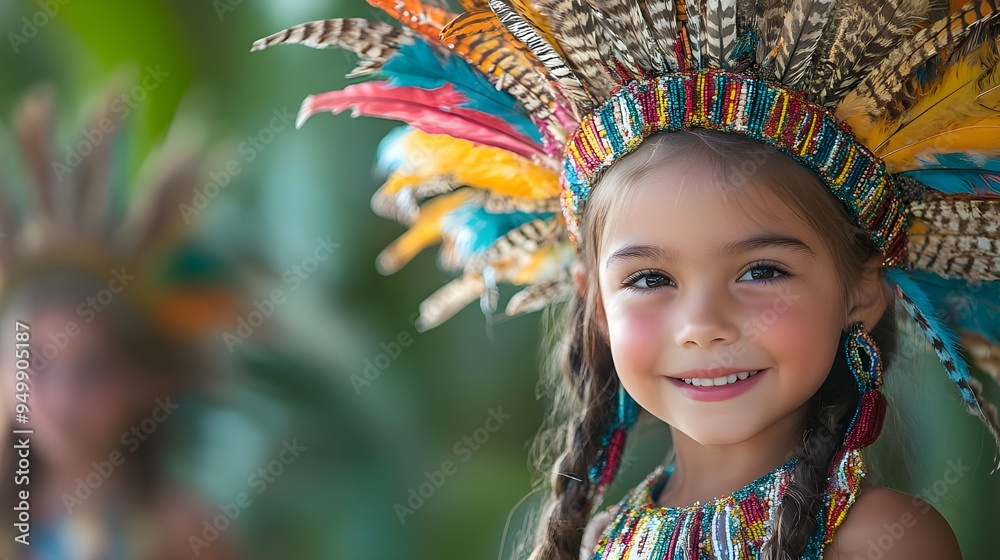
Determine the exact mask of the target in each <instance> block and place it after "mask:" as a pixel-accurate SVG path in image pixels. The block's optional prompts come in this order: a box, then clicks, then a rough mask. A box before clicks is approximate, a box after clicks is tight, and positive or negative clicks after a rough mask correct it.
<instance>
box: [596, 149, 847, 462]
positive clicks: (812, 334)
mask: <svg viewBox="0 0 1000 560" xmlns="http://www.w3.org/2000/svg"><path fill="white" fill-rule="evenodd" d="M661 165H662V167H661V169H660V172H659V173H654V174H651V175H649V176H647V177H646V178H645V179H643V180H641V181H640V182H639V183H638V184H637V185H636V186H635V187H636V188H635V189H634V190H633V192H632V194H630V196H628V197H627V200H621V201H616V202H617V204H616V206H615V207H614V208H613V209H612V211H611V214H610V215H609V216H608V222H607V225H606V229H605V231H604V235H603V245H602V247H601V250H600V260H599V263H598V266H599V267H600V270H599V272H598V279H599V284H600V293H601V298H602V301H603V307H604V314H605V318H606V321H607V323H606V325H607V334H608V337H609V340H610V345H611V352H612V356H613V358H614V363H615V368H616V369H617V372H618V376H619V378H620V379H621V383H622V384H623V386H624V387H625V389H626V390H627V391H628V392H629V394H631V395H632V396H633V398H634V399H635V400H636V402H638V403H639V404H640V405H641V406H642V407H643V408H645V409H646V410H648V411H649V412H651V413H652V414H654V415H655V416H657V417H658V418H660V419H661V420H663V421H664V422H667V423H668V424H670V425H671V426H672V427H673V428H674V429H677V430H680V431H681V432H683V433H684V434H686V435H687V436H689V437H690V438H692V439H694V440H695V441H697V442H699V443H701V444H703V445H711V444H730V443H738V442H741V441H745V440H747V439H749V438H751V437H753V436H754V435H756V434H759V433H761V432H763V431H764V430H766V429H767V428H769V427H772V426H775V424H776V423H778V422H779V421H780V420H782V419H784V418H788V417H789V416H791V415H793V414H796V413H801V412H802V410H804V409H803V407H804V405H805V403H806V402H807V401H808V400H809V398H810V397H812V396H813V395H814V394H815V393H816V392H817V391H818V390H819V388H820V386H821V385H822V384H823V382H824V380H825V379H826V377H827V374H828V373H829V371H830V367H831V365H832V363H833V360H834V357H835V353H836V352H837V351H838V347H839V345H838V343H839V338H840V334H841V331H842V329H843V328H844V326H845V317H846V315H845V301H844V296H843V291H842V290H843V287H842V283H841V282H842V281H841V279H840V277H839V275H838V272H837V270H836V267H835V264H834V260H833V257H832V255H831V254H830V252H829V251H828V249H827V248H826V246H825V244H824V243H823V242H822V240H821V238H820V237H819V236H818V235H817V234H816V232H814V231H812V229H811V227H810V226H809V225H808V224H807V223H805V222H804V221H803V220H802V219H801V218H799V217H798V216H797V215H796V214H795V213H794V212H793V211H792V210H791V209H790V208H788V207H787V206H786V205H785V203H783V202H782V201H781V200H780V199H778V198H777V197H776V196H775V195H774V194H772V193H771V192H770V191H769V190H768V189H766V188H759V187H754V186H751V185H748V186H745V187H740V188H739V189H738V190H736V189H733V188H732V187H728V186H727V185H725V184H719V183H718V182H716V181H714V180H712V179H711V178H710V176H711V174H709V173H702V172H699V171H693V172H692V171H690V170H689V169H690V168H688V169H684V170H681V169H679V168H677V167H675V166H670V165H669V164H661ZM679 175H685V176H684V177H681V176H679ZM685 183H686V184H685ZM817 195H818V196H819V195H820V193H817ZM737 197H739V199H738V200H737ZM755 371H756V372H758V373H756V374H752V375H749V373H750V372H755ZM743 378H745V379H743ZM685 379H686V380H687V381H685ZM733 380H735V382H732V381H733ZM689 382H690V383H691V384H689ZM723 382H725V383H726V384H725V385H718V384H719V383H723ZM708 383H711V384H712V386H711V387H704V386H696V385H695V384H698V385H701V384H708Z"/></svg>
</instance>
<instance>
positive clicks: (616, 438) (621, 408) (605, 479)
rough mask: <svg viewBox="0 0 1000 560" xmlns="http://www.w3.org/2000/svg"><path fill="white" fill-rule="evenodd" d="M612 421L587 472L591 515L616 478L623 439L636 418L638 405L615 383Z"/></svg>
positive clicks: (622, 448) (623, 388) (623, 446)
mask: <svg viewBox="0 0 1000 560" xmlns="http://www.w3.org/2000/svg"><path fill="white" fill-rule="evenodd" d="M614 408H615V410H614V413H615V415H614V420H612V422H611V425H610V426H608V430H607V431H606V432H605V433H604V435H603V436H602V437H601V452H600V455H598V458H597V462H596V463H594V466H592V467H591V468H590V482H591V484H593V485H594V496H593V499H592V500H591V507H590V513H591V515H593V514H594V513H595V512H596V511H597V509H598V508H600V507H601V503H602V502H603V501H604V491H605V489H607V487H608V485H609V484H611V481H613V480H614V479H615V475H616V474H618V467H619V466H620V465H621V458H622V453H623V452H624V450H625V437H626V436H627V435H628V431H629V429H630V428H631V427H632V425H633V424H635V421H636V418H637V417H638V415H639V404H638V403H636V402H635V399H633V398H632V395H629V394H628V391H626V390H625V387H624V386H623V385H622V384H621V382H619V383H618V394H617V398H616V399H615V401H614Z"/></svg>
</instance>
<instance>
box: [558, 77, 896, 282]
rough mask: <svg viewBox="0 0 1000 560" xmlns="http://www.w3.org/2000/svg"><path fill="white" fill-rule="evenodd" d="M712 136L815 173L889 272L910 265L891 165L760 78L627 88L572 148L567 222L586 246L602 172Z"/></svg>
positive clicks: (814, 108) (588, 121) (821, 111)
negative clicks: (756, 147)
mask: <svg viewBox="0 0 1000 560" xmlns="http://www.w3.org/2000/svg"><path fill="white" fill-rule="evenodd" d="M694 127H699V128H707V129H712V130H721V131H725V132H735V133H739V134H743V135H746V136H748V137H750V138H753V139H755V140H759V141H762V142H765V143H767V144H770V145H771V146H774V147H776V148H779V149H780V150H781V151H782V152H784V153H786V154H788V155H789V156H791V157H792V158H794V159H795V161H797V162H798V163H800V164H801V165H803V166H805V167H807V168H809V169H811V170H812V171H814V172H815V173H816V174H817V175H819V177H820V178H822V180H823V183H824V184H825V185H826V186H827V187H828V188H829V189H830V191H831V192H832V193H833V194H834V195H836V196H837V198H839V199H840V200H841V201H843V202H844V204H845V205H846V206H847V208H848V210H849V212H850V215H851V218H852V219H853V220H854V221H855V222H857V223H858V224H859V225H861V226H863V227H864V228H865V229H866V230H868V231H869V232H870V235H871V239H872V242H873V243H874V244H875V246H876V247H877V248H878V250H879V251H880V252H881V253H882V255H883V256H884V257H885V261H884V263H883V264H884V266H892V265H895V264H897V263H900V262H902V261H903V260H905V256H906V236H905V235H904V230H903V228H904V225H905V223H906V217H905V215H904V214H903V212H902V210H901V206H900V201H899V200H898V198H897V197H896V196H895V193H894V190H893V182H892V180H891V178H890V175H889V173H888V172H887V171H886V168H885V164H884V163H883V162H882V161H881V160H880V159H879V158H877V157H876V156H874V155H873V154H872V153H871V151H869V150H868V148H866V147H865V146H864V144H862V143H860V142H859V141H858V140H857V139H856V138H855V137H854V135H853V134H852V133H851V131H850V127H848V126H847V125H845V124H844V123H841V122H839V121H838V120H837V119H836V118H835V117H834V116H833V115H832V114H831V113H830V111H829V110H828V109H825V108H824V107H820V106H819V105H816V104H815V103H812V102H810V101H808V100H807V99H805V96H804V95H803V94H802V92H796V91H793V90H790V89H788V88H784V87H781V86H780V85H777V84H774V83H769V82H767V81H765V80H762V79H759V78H755V77H753V76H747V75H740V74H734V73H731V72H726V71H723V70H718V69H711V68H710V69H706V70H701V71H699V72H696V73H689V74H669V75H665V76H659V77H657V78H654V79H652V80H649V81H632V82H629V83H628V84H625V85H624V86H622V87H620V88H619V89H618V90H617V91H616V92H615V93H614V94H613V95H612V96H611V98H609V99H608V100H606V101H605V102H604V103H603V104H602V105H601V106H600V107H598V108H597V109H596V110H595V111H593V112H591V113H589V114H588V115H586V116H585V117H584V118H583V120H582V121H581V122H580V126H579V128H577V130H576V132H574V133H573V136H572V138H570V140H569V142H568V143H567V145H566V155H565V158H564V160H563V174H562V176H561V179H562V183H563V186H564V191H563V192H564V194H563V198H562V201H563V215H564V217H565V219H566V230H567V233H568V234H569V237H570V239H571V240H572V241H573V242H574V245H577V246H578V242H577V241H578V235H579V217H580V212H581V210H582V206H583V204H584V203H585V202H586V200H587V198H588V197H589V195H590V192H591V186H592V185H593V183H594V180H595V179H596V177H597V176H599V174H600V172H601V171H604V170H605V169H607V168H608V167H610V166H611V165H612V164H613V163H614V162H616V161H618V159H620V158H621V157H623V156H625V155H626V154H628V153H629V152H631V151H633V150H635V149H636V148H638V147H639V146H640V145H641V144H642V141H643V140H644V139H645V138H647V137H648V136H650V135H651V134H654V133H656V132H660V131H674V130H681V129H685V128H694Z"/></svg>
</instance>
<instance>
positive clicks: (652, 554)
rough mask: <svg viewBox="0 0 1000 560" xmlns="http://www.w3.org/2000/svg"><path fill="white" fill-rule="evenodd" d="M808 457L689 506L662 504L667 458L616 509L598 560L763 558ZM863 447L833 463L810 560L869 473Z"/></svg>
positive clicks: (807, 559) (819, 553)
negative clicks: (784, 502)
mask: <svg viewBox="0 0 1000 560" xmlns="http://www.w3.org/2000/svg"><path fill="white" fill-rule="evenodd" d="M799 459H800V456H798V455H797V456H795V457H793V458H792V459H791V460H789V461H788V462H787V463H785V464H784V465H782V466H780V467H778V468H777V469H775V470H773V471H771V472H769V473H767V474H765V475H764V476H761V477H760V478H757V479H756V480H754V481H752V482H750V483H749V484H747V485H746V486H744V487H743V488H740V489H739V490H737V491H735V492H733V493H732V494H730V495H728V496H724V497H721V498H715V499H713V500H711V501H708V502H705V503H695V504H693V505H690V506H685V507H671V508H665V507H657V506H656V505H655V501H656V497H657V496H659V494H660V492H661V491H662V490H663V487H664V486H665V485H666V483H667V480H668V479H669V477H670V475H671V474H672V473H673V465H670V467H664V466H662V465H660V466H659V467H657V468H656V470H654V471H653V472H652V473H651V474H649V475H648V476H647V477H646V479H645V480H644V481H643V482H642V483H641V484H639V486H637V487H636V488H635V489H633V490H632V491H630V492H629V493H628V494H627V495H626V496H625V498H623V499H622V500H621V501H620V502H619V503H618V505H616V506H615V507H614V508H613V509H612V511H613V512H615V514H614V519H612V521H611V522H610V523H609V524H608V526H607V527H606V528H605V529H604V533H603V535H602V537H601V539H600V540H599V541H598V543H597V548H596V550H595V554H594V556H593V560H621V559H624V558H628V559H630V560H643V559H647V558H648V559H653V558H655V559H657V560H660V559H664V560H715V559H719V560H736V559H755V558H759V557H760V551H761V549H762V547H763V545H764V543H765V542H766V541H767V540H768V539H769V538H770V535H771V519H772V518H773V516H774V513H775V511H776V509H777V506H778V504H779V503H780V501H781V496H782V495H783V494H784V491H785V488H786V487H787V486H788V483H789V482H790V481H791V477H792V472H793V471H794V469H795V465H796V463H797V462H798V461H799ZM865 472H866V471H865V465H864V460H863V458H862V456H861V453H860V451H859V450H852V451H849V452H847V453H842V454H841V455H840V456H839V458H838V459H837V461H836V462H835V463H834V465H833V466H832V468H831V475H830V477H829V478H828V479H827V485H826V492H825V496H824V500H823V505H822V507H821V508H820V511H819V513H818V520H817V521H818V523H817V527H816V531H815V532H814V533H813V535H812V536H811V537H810V539H809V542H808V544H807V545H806V552H805V554H803V556H802V557H801V558H802V559H803V560H817V559H820V558H822V556H823V549H824V547H825V546H826V545H827V544H829V543H830V542H831V541H832V540H833V535H834V532H835V531H836V529H837V527H838V526H839V525H840V524H841V522H842V521H843V520H844V517H845V516H846V515H847V509H848V508H849V507H850V506H851V504H853V503H854V500H855V498H856V496H857V493H858V490H859V489H860V485H861V481H862V479H863V478H864V476H865Z"/></svg>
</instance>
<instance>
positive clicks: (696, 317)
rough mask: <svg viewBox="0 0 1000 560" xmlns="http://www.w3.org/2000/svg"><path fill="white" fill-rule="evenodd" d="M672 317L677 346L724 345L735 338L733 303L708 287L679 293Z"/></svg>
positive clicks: (738, 330)
mask: <svg viewBox="0 0 1000 560" xmlns="http://www.w3.org/2000/svg"><path fill="white" fill-rule="evenodd" d="M677 303H678V305H677V306H676V307H675V308H674V311H675V313H676V317H673V318H672V321H673V323H674V325H675V328H674V329H673V332H674V333H675V334H674V342H675V343H676V344H677V345H678V346H681V347H690V348H694V347H701V348H706V349H708V348H712V347H718V346H727V345H729V344H732V343H734V342H736V340H737V339H738V338H739V334H740V328H739V324H738V323H737V321H736V320H735V318H734V317H735V312H734V306H733V303H732V302H731V301H730V300H729V298H728V296H727V295H726V294H723V293H719V292H718V291H717V290H712V289H704V288H702V289H694V290H690V291H689V293H687V294H682V295H681V301H679V302H677Z"/></svg>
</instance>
